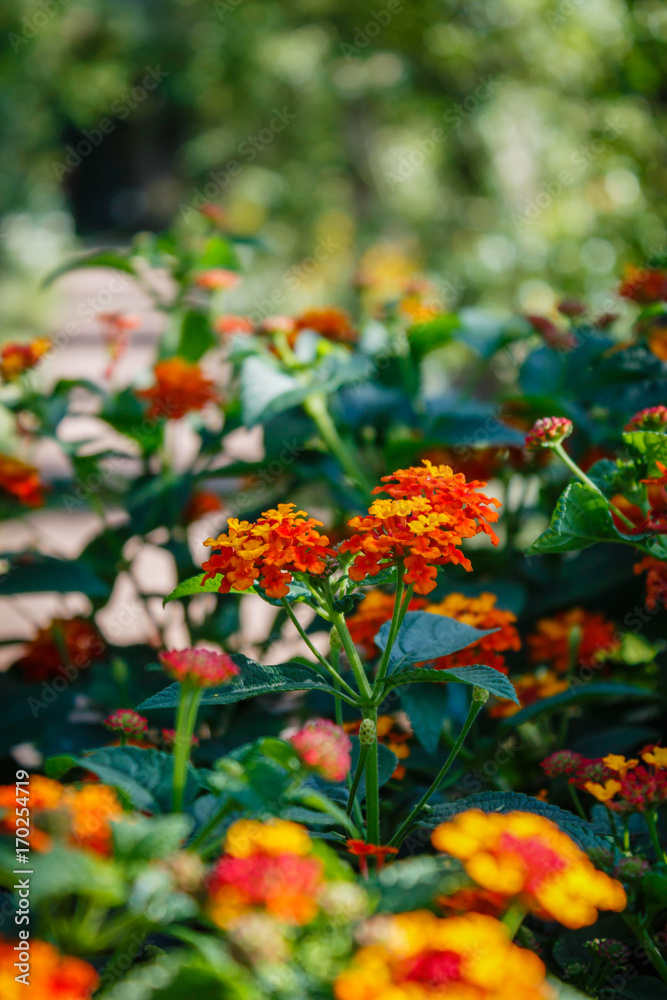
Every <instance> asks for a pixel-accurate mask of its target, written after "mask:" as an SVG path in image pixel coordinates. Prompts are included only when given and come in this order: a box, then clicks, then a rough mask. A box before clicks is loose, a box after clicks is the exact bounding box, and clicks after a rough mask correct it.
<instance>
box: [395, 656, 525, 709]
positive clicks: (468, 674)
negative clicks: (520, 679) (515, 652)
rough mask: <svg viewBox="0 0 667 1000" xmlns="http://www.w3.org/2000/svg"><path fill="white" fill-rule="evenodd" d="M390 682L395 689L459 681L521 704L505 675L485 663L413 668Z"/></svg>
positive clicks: (398, 674)
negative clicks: (415, 684)
mask: <svg viewBox="0 0 667 1000" xmlns="http://www.w3.org/2000/svg"><path fill="white" fill-rule="evenodd" d="M389 680H390V683H391V685H392V686H393V687H397V686H398V685H400V684H414V683H419V682H421V681H425V682H426V681H428V682H430V683H435V684H446V683H448V682H452V681H458V682H459V683H461V684H469V685H470V686H471V687H479V688H482V689H483V690H484V691H488V692H489V693H490V694H495V695H496V697H498V698H507V699H509V700H510V701H513V702H514V703H515V704H516V705H518V704H519V699H518V697H517V693H516V691H515V690H514V685H513V684H512V682H511V681H510V680H508V678H507V677H505V674H501V673H500V671H499V670H494V669H493V667H488V666H486V664H484V663H475V664H472V665H471V666H468V667H450V668H448V669H447V670H434V669H432V668H429V667H413V668H412V670H402V671H400V673H395V674H392V675H391V677H390V678H389ZM401 697H402V696H401Z"/></svg>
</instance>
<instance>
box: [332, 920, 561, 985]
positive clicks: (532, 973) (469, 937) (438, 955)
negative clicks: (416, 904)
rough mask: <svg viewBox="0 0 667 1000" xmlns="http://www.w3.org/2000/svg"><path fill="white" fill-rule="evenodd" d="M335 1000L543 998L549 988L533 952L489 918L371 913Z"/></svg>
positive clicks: (541, 964)
mask: <svg viewBox="0 0 667 1000" xmlns="http://www.w3.org/2000/svg"><path fill="white" fill-rule="evenodd" d="M366 937H367V938H368V937H369V938H370V939H371V942H372V943H369V944H366V945H365V946H364V947H363V948H361V949H360V950H359V951H358V952H357V954H356V955H355V956H354V959H353V960H352V964H351V966H350V967H349V968H348V969H345V970H344V971H343V972H341V973H340V974H339V976H338V978H337V979H336V981H335V983H334V996H335V997H336V1000H446V998H451V1000H506V998H507V997H517V998H519V997H520V998H521V1000H547V998H551V997H552V996H553V993H552V991H551V989H550V988H549V987H548V986H547V984H546V982H545V968H544V964H543V963H542V961H541V960H540V959H539V958H538V956H537V955H535V954H534V952H531V951H526V950H524V949H522V948H519V947H517V945H515V944H513V943H512V941H511V940H510V936H509V934H508V932H507V930H506V929H505V927H504V926H503V925H502V924H501V923H500V922H499V921H498V920H494V919H493V917H487V916H483V915H482V914H479V913H469V914H466V915H465V916H461V917H450V918H449V919H446V920H444V919H442V918H440V917H436V916H435V914H433V913H430V912H429V911H427V910H415V911H413V912H411V913H399V914H397V915H396V916H391V917H376V918H374V920H372V921H369V924H368V931H367V933H366Z"/></svg>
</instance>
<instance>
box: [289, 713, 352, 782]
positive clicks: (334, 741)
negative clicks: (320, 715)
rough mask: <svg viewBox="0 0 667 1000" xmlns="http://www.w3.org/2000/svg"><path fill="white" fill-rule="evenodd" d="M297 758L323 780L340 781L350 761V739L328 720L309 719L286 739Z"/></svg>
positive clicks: (346, 771)
mask: <svg viewBox="0 0 667 1000" xmlns="http://www.w3.org/2000/svg"><path fill="white" fill-rule="evenodd" d="M289 742H290V743H291V744H292V746H293V747H294V749H295V750H296V752H297V753H298V755H299V757H300V758H301V760H302V761H303V763H304V764H305V765H306V767H309V768H312V770H313V771H316V772H317V773H318V774H319V775H321V777H323V778H324V779H325V781H343V780H344V778H345V776H346V775H347V774H348V772H349V770H350V766H351V762H352V758H351V756H350V751H351V749H352V744H351V742H350V738H349V736H348V735H347V733H346V732H345V730H343V729H341V728H340V726H337V725H336V724H335V723H333V722H330V721H329V719H311V720H310V721H309V722H307V723H306V724H305V726H302V727H301V729H299V730H297V732H295V733H293V734H292V735H291V736H290V737H289Z"/></svg>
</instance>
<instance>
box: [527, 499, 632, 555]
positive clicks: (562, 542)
mask: <svg viewBox="0 0 667 1000" xmlns="http://www.w3.org/2000/svg"><path fill="white" fill-rule="evenodd" d="M642 537H644V536H640V535H635V536H633V539H634V540H637V539H639V538H642ZM628 541H629V539H628V538H627V537H626V536H624V535H622V534H621V532H620V531H618V529H617V528H616V526H615V524H614V521H613V518H612V516H611V514H610V512H609V506H608V504H607V501H606V499H605V498H604V497H603V496H602V495H601V494H600V493H598V491H597V490H594V489H593V488H592V487H591V486H587V485H586V484H585V483H570V484H569V485H568V486H567V487H566V489H565V490H564V492H563V493H562V495H561V497H560V499H559V501H558V503H557V504H556V509H555V510H554V512H553V515H552V517H551V524H550V525H549V527H548V528H547V530H546V531H545V532H544V533H543V534H541V535H540V537H539V538H538V539H537V540H536V541H534V542H533V544H532V545H531V546H530V548H529V549H528V554H529V555H545V554H546V553H550V552H574V551H577V550H578V549H585V548H587V547H588V546H589V545H595V544H596V542H625V543H627V542H628Z"/></svg>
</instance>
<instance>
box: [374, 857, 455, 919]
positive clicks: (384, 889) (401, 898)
mask: <svg viewBox="0 0 667 1000" xmlns="http://www.w3.org/2000/svg"><path fill="white" fill-rule="evenodd" d="M467 884H469V879H468V876H467V875H466V874H465V872H463V870H462V868H461V866H460V865H459V864H458V863H457V862H454V861H452V860H451V859H449V858H443V857H438V858H434V857H432V856H431V855H428V854H423V855H421V857H417V858H408V859H406V860H404V861H397V862H396V863H395V864H391V865H387V866H386V867H385V868H383V869H382V871H381V872H379V874H378V875H376V876H375V877H374V878H371V879H370V881H369V882H368V883H367V884H366V888H367V889H368V891H369V893H370V895H371V897H377V896H379V900H378V904H377V912H378V913H405V912H407V911H409V910H419V909H423V908H425V907H430V906H431V905H432V904H433V902H434V900H435V899H436V898H437V897H439V896H450V895H453V893H455V892H456V891H457V889H460V888H461V887H462V886H463V885H467Z"/></svg>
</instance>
